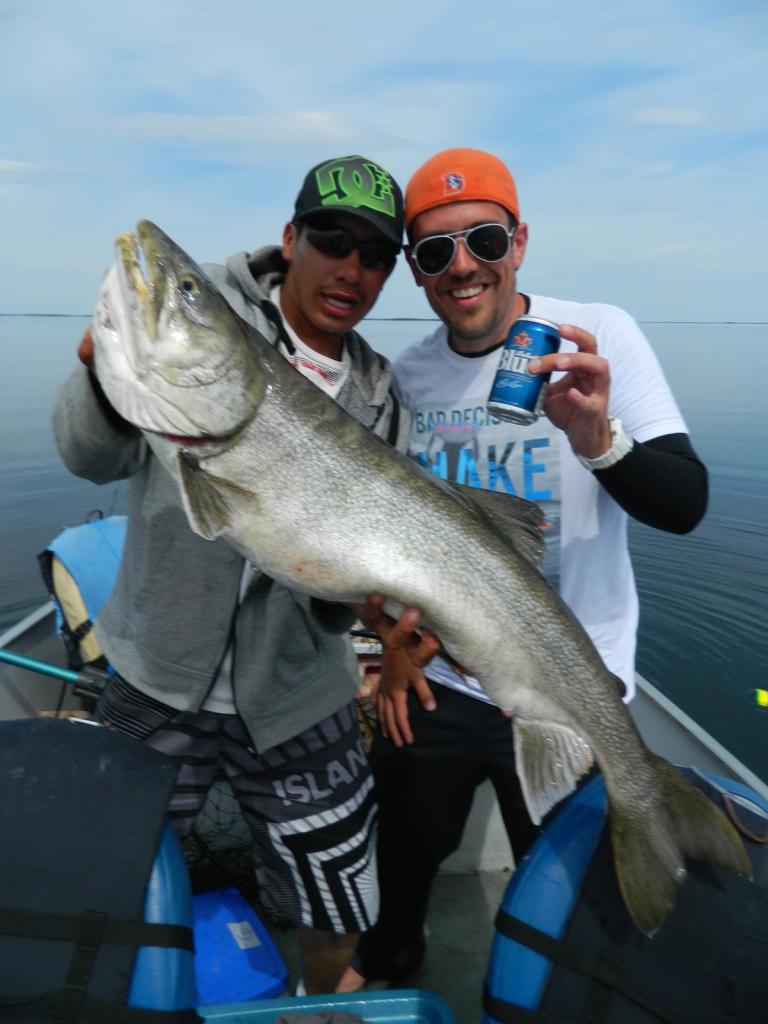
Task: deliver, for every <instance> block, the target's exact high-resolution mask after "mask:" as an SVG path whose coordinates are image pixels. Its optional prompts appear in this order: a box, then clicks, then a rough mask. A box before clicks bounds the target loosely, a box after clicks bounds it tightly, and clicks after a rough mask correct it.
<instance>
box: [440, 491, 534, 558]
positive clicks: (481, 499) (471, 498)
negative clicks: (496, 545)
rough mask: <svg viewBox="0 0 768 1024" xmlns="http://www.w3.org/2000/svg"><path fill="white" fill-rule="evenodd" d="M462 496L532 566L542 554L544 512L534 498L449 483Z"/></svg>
mask: <svg viewBox="0 0 768 1024" xmlns="http://www.w3.org/2000/svg"><path fill="white" fill-rule="evenodd" d="M450 486H451V487H453V488H454V490H456V491H458V492H459V494H460V495H461V497H462V499H463V500H464V501H466V502H468V503H469V504H471V505H474V506H475V507H476V508H478V509H479V510H480V512H481V513H482V515H483V516H484V517H485V519H487V520H488V521H489V522H490V524H491V526H493V528H494V529H495V530H496V531H497V532H498V533H500V534H501V535H502V537H504V539H505V540H507V541H509V543H511V544H512V545H513V546H514V547H515V549H516V550H517V551H518V553H519V554H520V555H522V556H523V558H524V559H525V560H526V561H527V562H529V563H530V564H531V565H532V566H534V567H535V568H538V567H539V566H540V565H541V561H542V559H543V557H544V533H543V524H544V513H543V512H542V510H541V508H540V506H539V505H537V504H536V502H534V501H527V500H526V499H525V498H518V497H516V496H515V495H513V494H507V493H505V492H504V493H501V492H499V491H486V490H483V489H482V488H480V487H468V486H467V485H466V484H451V485H450Z"/></svg>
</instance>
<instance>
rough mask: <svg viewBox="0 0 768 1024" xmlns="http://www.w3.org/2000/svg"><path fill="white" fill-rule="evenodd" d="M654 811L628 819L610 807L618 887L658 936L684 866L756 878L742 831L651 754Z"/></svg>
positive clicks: (638, 921) (650, 931) (649, 932)
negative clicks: (701, 864) (693, 863)
mask: <svg viewBox="0 0 768 1024" xmlns="http://www.w3.org/2000/svg"><path fill="white" fill-rule="evenodd" d="M651 758H652V768H653V772H654V775H655V776H656V782H657V792H658V802H657V804H658V805H657V808H656V811H655V812H651V813H650V814H644V815H643V816H642V817H640V816H639V815H634V816H631V815H628V814H626V813H622V812H621V811H620V810H619V811H617V810H616V809H615V808H614V807H613V806H611V808H610V811H609V815H610V818H611V838H612V842H613V858H614V863H615V865H616V874H617V876H618V879H619V887H620V889H621V894H622V896H623V897H624V902H625V903H626V905H627V909H628V910H629V912H630V914H631V915H632V918H633V919H634V921H635V923H636V924H637V926H638V927H639V928H640V930H641V931H643V932H645V933H646V935H653V934H654V933H655V932H656V931H658V929H659V928H660V927H661V926H662V924H663V923H664V921H665V919H666V917H667V915H668V914H669V913H670V911H671V910H672V907H673V905H674V902H675V896H676V893H677V887H678V885H680V883H681V882H682V881H683V880H684V878H685V874H686V871H685V861H686V859H688V858H690V859H691V860H699V861H706V862H708V863H710V864H717V865H719V866H720V867H724V868H728V869H729V870H731V871H734V872H735V873H736V874H737V875H741V876H742V877H744V878H751V877H752V864H751V862H750V860H749V857H748V856H747V852H746V850H745V849H744V844H743V843H742V841H741V838H740V837H739V834H738V832H737V831H736V829H735V828H734V827H733V825H732V824H731V822H730V821H729V820H728V818H727V817H726V816H725V814H723V812H722V811H721V810H720V808H719V807H718V806H717V805H716V804H715V803H713V801H712V800H711V799H710V798H709V797H708V796H705V794H704V793H702V792H701V790H699V789H697V788H696V787H695V786H693V785H692V784H691V783H690V782H689V781H688V779H686V778H685V776H684V775H682V774H681V772H680V771H679V770H678V769H676V768H674V767H673V766H672V765H671V764H668V763H667V762H666V761H664V760H663V759H662V758H659V757H656V755H651Z"/></svg>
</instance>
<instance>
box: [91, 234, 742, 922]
mask: <svg viewBox="0 0 768 1024" xmlns="http://www.w3.org/2000/svg"><path fill="white" fill-rule="evenodd" d="M137 236H138V239H139V242H140V245H141V248H142V255H143V258H144V261H145V263H146V275H147V281H146V282H144V280H143V278H142V276H141V272H140V257H139V254H138V253H137V250H136V246H135V242H134V241H133V239H132V238H131V236H121V238H120V239H119V240H118V268H119V270H118V273H117V278H116V280H115V279H113V280H112V281H111V284H110V288H109V289H107V292H106V298H103V301H102V302H101V306H102V314H101V327H100V326H99V316H98V315H97V318H96V321H95V324H94V335H95V338H96V350H97V354H96V365H97V371H98V372H99V374H100V376H101V365H104V366H105V367H106V365H107V360H108V358H111V359H112V360H113V361H114V353H113V354H112V355H111V356H109V355H108V353H109V350H110V349H111V348H113V347H114V348H116V349H117V350H120V349H121V348H125V349H128V350H130V351H131V352H132V353H133V355H132V359H131V360H127V359H126V360H123V362H122V363H121V364H120V366H119V369H118V372H117V373H115V374H113V377H112V378H111V379H108V380H105V381H102V383H103V386H104V387H105V390H106V392H107V394H108V396H109V398H110V400H111V401H112V402H113V404H115V406H116V408H117V409H118V411H120V412H121V413H122V414H123V415H125V416H126V417H127V418H128V419H130V420H131V421H132V422H134V423H135V424H136V425H137V426H139V427H141V428H142V429H144V430H145V431H147V437H148V440H149V442H150V444H151V445H152V447H153V449H154V450H155V451H156V452H157V454H158V455H159V457H160V458H161V459H162V461H163V462H164V464H165V465H166V466H167V467H168V469H169V470H170V471H171V472H173V473H174V474H175V475H176V477H177V479H178V481H179V486H180V489H181V495H182V500H183V502H184V505H185V508H186V511H187V515H188V518H189V522H190V525H191V527H192V529H193V530H195V531H196V532H197V533H199V534H201V535H202V536H204V537H209V538H213V537H219V536H221V537H226V538H227V540H228V541H229V542H230V543H231V544H232V545H233V546H234V547H235V548H237V549H238V550H239V551H240V552H241V553H242V554H243V555H244V556H245V557H247V558H248V559H250V560H251V561H252V562H254V563H255V564H256V565H258V566H259V568H260V569H262V570H263V571H264V572H265V573H267V574H268V575H270V576H272V577H273V578H275V579H277V580H279V581H280V582H282V583H284V584H286V585H288V586H290V587H293V588H295V589H299V590H303V591H306V592H308V593H311V594H313V595H315V596H317V597H320V598H324V599H326V600H330V601H343V602H361V601H364V600H365V598H366V596H367V595H369V594H373V593H380V594H383V595H385V598H386V602H387V604H386V607H387V609H388V610H390V611H391V612H392V613H393V614H397V613H398V612H399V611H400V609H402V608H403V607H405V606H411V605H414V606H417V607H419V608H421V609H422V610H423V613H424V623H425V625H427V626H428V627H429V628H430V629H432V630H433V631H434V632H435V633H436V634H437V635H438V636H439V637H440V640H441V642H442V645H443V647H444V648H445V650H446V651H447V653H448V654H449V655H450V656H451V657H452V658H453V659H455V661H456V662H457V663H459V664H460V665H462V666H465V667H466V668H467V669H468V670H469V671H470V672H471V673H472V674H473V675H474V676H476V677H477V678H478V679H479V680H480V682H481V684H482V686H483V688H484V689H485V691H486V692H487V693H488V695H489V696H490V697H491V698H492V700H493V701H494V702H495V703H496V704H497V705H498V706H499V707H501V708H502V709H503V710H504V711H507V712H510V713H511V715H512V716H513V722H514V728H515V733H516V750H517V767H518V774H519V775H520V779H521V783H522V786H523V791H524V794H525V797H526V801H527V804H528V807H529V810H530V812H531V815H532V817H533V819H534V820H535V821H538V820H540V819H541V817H542V816H543V815H544V814H545V813H546V812H547V811H548V810H549V809H550V808H551V807H552V806H553V805H554V804H555V803H556V802H557V801H558V800H560V799H561V798H562V797H563V796H564V795H566V794H567V793H568V792H570V791H571V790H572V789H573V787H574V786H575V784H576V782H577V780H578V778H579V777H580V776H581V775H583V774H584V773H585V772H586V771H588V770H589V768H590V767H591V765H592V757H593V755H594V757H595V758H596V760H597V762H598V764H599V766H600V768H601V770H602V772H603V775H604V778H605V784H606V790H607V794H608V804H609V819H610V826H611V833H612V840H613V848H614V860H615V863H616V867H617V873H618V878H619V883H620V886H621V889H622V893H623V895H624V899H625V902H626V903H627V906H628V908H629V910H630V913H631V914H632V916H633V917H634V919H635V921H636V922H637V924H638V926H639V927H640V928H641V929H642V930H643V931H645V932H647V933H652V932H653V931H655V930H656V929H657V928H658V927H659V926H660V925H661V923H662V922H663V920H664V919H665V917H666V915H667V914H668V913H669V911H670V910H671V907H672V904H673V901H674V894H675V890H676V886H677V884H679V882H680V881H681V880H682V879H683V878H684V875H685V858H686V857H692V858H700V859H705V860H711V861H713V862H715V863H718V864H722V865H725V866H727V867H729V868H731V869H733V870H735V871H737V872H739V873H741V874H743V875H746V876H748V875H749V874H750V873H751V867H750V863H749V859H748V858H747V855H746V853H745V851H744V848H743V846H742V844H741V841H740V839H739V838H738V835H737V834H736V832H735V831H734V829H733V828H732V826H731V825H730V823H729V822H728V821H727V819H726V818H725V816H724V815H722V814H721V813H720V811H719V810H718V809H717V808H716V807H715V806H714V804H712V802H711V801H710V800H708V799H707V798H706V797H704V796H703V795H702V794H701V793H700V792H698V791H697V790H696V789H695V788H694V787H692V786H691V785H690V784H689V783H688V782H687V781H686V780H685V779H684V778H683V777H682V776H681V775H680V773H679V772H678V771H677V770H676V769H674V768H672V767H671V766H670V765H668V764H667V763H666V762H665V761H663V760H661V759H660V758H658V757H656V756H655V755H653V754H652V753H651V752H650V751H649V750H648V749H647V748H646V746H645V745H644V743H643V742H642V740H641V738H640V736H639V734H638V733H637V730H636V729H635V727H634V724H633V723H632V720H631V719H630V717H629V714H628V712H627V710H626V708H625V706H624V704H623V703H622V700H621V697H620V691H619V685H617V683H618V681H617V680H616V678H615V677H614V676H613V675H612V674H611V673H610V672H609V671H608V670H607V668H606V667H605V665H604V663H603V662H602V660H601V658H600V656H599V655H598V653H597V651H596V649H595V647H594V645H593V644H592V641H591V640H590V638H589V637H588V635H587V634H586V632H585V631H584V629H583V628H582V626H581V625H580V623H579V622H578V621H577V620H576V618H575V616H574V615H573V614H572V613H571V612H570V610H569V609H568V607H567V606H566V605H565V604H564V602H563V601H562V600H561V599H560V597H559V596H558V595H557V594H556V593H555V592H554V591H553V590H552V589H551V588H550V587H549V586H548V585H547V584H546V582H545V581H544V579H543V578H542V576H541V574H540V573H539V571H538V569H537V568H536V561H537V556H538V554H539V551H540V548H541V535H540V531H539V529H538V510H537V509H536V508H535V507H531V506H530V505H529V503H527V502H522V501H517V500H515V499H511V498H509V497H508V496H506V495H494V494H488V493H487V492H472V493H471V494H470V493H467V492H466V490H465V489H457V488H454V487H450V486H447V485H444V484H442V482H440V481H438V480H436V479H435V478H434V477H433V476H432V475H430V474H428V473H426V472H424V471H423V470H422V469H421V468H420V467H419V466H418V465H416V464H415V463H414V462H412V461H411V460H409V459H407V458H405V457H403V456H401V455H400V454H398V453H397V452H396V451H394V450H393V449H392V448H390V447H389V446H388V445H386V444H385V443H384V442H383V441H381V440H380V439H379V438H377V437H375V436H374V435H373V434H372V433H371V432H369V431H368V430H366V429H365V428H364V427H362V426H361V425H360V424H359V423H357V422H356V421H355V420H354V419H352V418H351V417H350V416H348V415H347V414H346V413H345V412H343V410H341V409H340V408H339V407H338V406H337V405H336V404H335V403H334V402H333V401H332V400H330V399H329V398H328V397H327V396H326V395H324V394H323V393H322V392H321V391H319V390H318V389H317V388H316V387H314V386H313V385H312V384H311V383H310V382H309V381H307V380H306V379H304V378H303V377H302V376H301V375H300V374H299V373H297V372H296V371H295V370H294V369H293V368H292V367H291V366H290V365H289V364H288V363H287V361H286V360H285V359H283V357H282V356H281V355H280V354H279V353H278V352H277V351H276V350H275V349H273V348H272V347H271V346H270V345H269V344H268V342H266V340H265V339H263V338H262V337H261V336H260V335H259V334H258V332H256V331H255V330H253V329H252V328H250V327H249V326H247V325H245V324H244V323H243V322H242V321H241V320H240V319H239V318H238V317H237V316H236V314H235V313H234V312H233V311H232V310H231V309H230V307H229V306H228V305H227V304H226V302H225V301H224V300H223V298H222V297H221V295H220V294H219V293H218V292H217V291H216V289H215V288H214V287H213V285H211V284H210V283H209V282H208V281H207V280H206V278H205V275H204V274H203V273H202V271H200V269H199V268H198V267H197V266H196V265H195V264H194V262H193V261H192V260H190V258H189V257H188V256H187V255H186V253H184V252H183V251H182V250H181V249H179V248H178V246H176V244H175V243H174V242H172V241H171V239H169V238H168V237H167V236H165V235H164V234H163V233H162V232H161V231H160V229H159V228H157V227H155V226H154V225H152V224H150V223H149V222H147V221H142V222H141V223H140V224H139V226H138V229H137ZM190 296H193V299H190V298H189V297H190ZM105 311H106V312H105ZM129 335H130V336H131V337H128V336H129ZM124 336H125V337H124ZM138 363H140V364H141V365H137V364H138ZM121 373H122V379H121V377H120V374H121ZM137 389H139V390H140V392H141V400H139V399H138V398H137V397H136V395H135V394H134V392H137ZM153 389H154V390H153ZM126 396H129V397H126ZM130 396H133V397H130ZM169 410H170V411H169ZM190 428H192V429H190ZM184 435H186V436H184Z"/></svg>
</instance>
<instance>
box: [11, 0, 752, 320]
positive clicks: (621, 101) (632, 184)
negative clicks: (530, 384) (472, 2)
mask: <svg viewBox="0 0 768 1024" xmlns="http://www.w3.org/2000/svg"><path fill="white" fill-rule="evenodd" d="M11 6H12V8H13V16H12V17H11V18H10V19H6V21H5V22H4V24H3V29H4V31H3V34H2V36H1V37H0V89H2V90H3V95H4V96H5V97H6V98H7V100H6V104H5V107H4V132H3V140H2V149H0V157H1V158H2V159H0V233H2V237H3V239H4V251H5V255H3V253H2V252H0V271H1V272H0V311H3V310H4V309H8V308H9V306H10V305H14V306H15V305H16V300H17V298H18V297H19V296H20V295H25V296H26V298H27V301H25V302H24V306H25V307H26V308H28V307H29V306H30V304H32V303H34V301H39V285H40V273H35V268H36V267H37V268H38V270H39V271H40V272H44V273H45V279H46V289H47V290H46V299H45V301H46V306H47V308H52V307H54V306H58V307H59V308H60V309H61V311H68V310H73V309H74V310H76V311H82V309H83V308H88V306H89V304H90V302H91V299H92V296H93V293H94V287H95V286H94V282H95V281H97V280H98V275H100V273H101V269H102V266H103V262H104V260H105V258H108V254H109V252H110V247H111V239H112V237H113V235H114V234H116V233H117V232H118V231H119V230H122V229H123V228H125V227H126V226H127V225H130V224H131V223H132V222H134V221H135V220H136V219H138V218H139V217H141V216H149V217H151V218H152V219H155V220H157V221H158V222H159V223H160V224H161V226H163V227H166V228H167V229H168V230H169V231H170V233H171V234H172V235H175V237H178V238H179V241H180V242H182V244H184V245H185V247H187V248H189V250H190V252H191V253H192V255H194V256H196V257H198V258H200V259H207V258H216V259H222V258H224V256H225V255H226V254H227V252H228V251H233V250H235V249H237V248H244V247H253V246H255V245H257V244H260V243H263V242H265V241H268V240H275V239H276V238H277V237H278V236H279V232H280V229H281V227H282V224H283V222H284V220H285V218H286V216H287V215H288V214H289V212H290V205H291V203H292V201H293V197H294V196H295V193H296V191H297V189H298V186H299V184H300V181H301V178H302V177H303V174H304V172H305V171H306V169H307V168H308V167H309V166H310V165H311V164H313V163H315V162H317V161H318V160H320V159H324V158H326V157H328V156H331V155H333V154H334V153H338V152H340V151H343V150H346V151H358V152H363V153H366V154H367V155H370V156H372V157H374V158H377V159H379V160H381V162H382V163H383V164H384V165H385V166H387V167H388V168H389V169H390V170H392V171H393V172H394V173H395V174H396V175H397V176H398V178H400V179H401V180H402V181H403V182H404V181H405V180H407V178H408V176H409V174H410V173H411V171H412V170H413V169H414V167H415V166H416V165H417V164H418V163H420V162H421V161H422V160H423V159H425V158H426V157H427V156H429V155H430V154H431V153H432V152H434V151H435V150H437V149H439V148H443V147H446V146H451V145H473V146H478V147H480V148H485V149H490V150H492V151H494V152H497V153H498V154H499V155H501V156H502V157H503V158H504V159H506V160H507V161H508V162H509V163H510V166H511V167H512V169H513V171H514V173H515V175H516V177H517V178H518V184H519V186H520V191H521V197H522V202H523V212H524V214H525V215H526V218H527V219H528V220H529V221H530V223H531V231H532V247H531V253H530V257H529V261H528V263H527V264H526V279H528V277H529V275H530V280H531V282H533V281H534V280H535V282H536V285H537V287H539V288H540V290H546V291H548V292H550V293H555V294H557V293H558V292H562V293H563V294H570V295H572V296H573V297H576V298H578V297H580V296H583V297H590V298H601V299H604V300H606V301H618V302H625V303H626V304H627V305H629V306H630V307H631V308H632V309H633V311H635V312H636V313H637V315H639V316H641V317H642V316H645V317H648V318H651V319H653V318H657V315H656V314H657V310H658V308H660V307H661V306H662V305H663V306H664V307H665V308H666V307H668V306H671V305H672V304H675V305H676V306H677V307H678V313H679V315H678V316H676V317H675V319H681V318H682V319H685V317H686V316H692V315H693V313H694V312H696V313H697V316H696V317H695V318H696V319H699V318H700V316H699V315H698V314H699V313H700V312H702V309H703V306H706V311H705V312H704V315H705V316H710V317H716V316H717V311H718V310H720V311H721V312H723V311H727V312H728V314H729V315H730V312H731V310H730V305H731V299H732V297H736V298H737V300H738V304H739V306H740V307H745V306H747V305H749V304H750V303H751V304H752V306H753V307H754V309H755V310H757V307H758V305H759V304H760V301H761V300H760V294H761V293H762V292H761V291H760V292H759V293H758V292H757V291H756V292H755V294H754V296H752V295H750V294H749V289H750V288H752V287H753V282H754V280H755V279H756V272H754V273H753V272H752V270H751V268H753V267H758V266H760V265H761V264H762V262H763V261H764V256H763V244H762V239H763V238H764V236H765V233H766V230H768V223H767V221H768V217H767V216H766V200H765V198H764V195H765V188H764V181H765V179H766V176H768V144H766V113H765V104H764V97H765V95H766V92H767V91H768V81H767V79H766V68H768V54H767V53H766V44H765V39H766V31H765V30H766V26H767V24H768V11H766V9H765V7H764V5H763V4H754V3H744V4H740V5H728V6H727V7H726V6H724V5H718V4H711V3H704V4H702V2H701V0H646V2H645V3H644V4H643V5H637V4H635V3H630V2H629V0H617V2H616V3H614V4H611V5H609V6H606V5H605V3H604V2H603V0H582V2H581V3H579V4H571V3H567V2H565V0H539V3H538V4H537V5H530V4H523V3H521V2H514V0H488V2H487V3H485V4H484V5H482V6H481V7H477V6H476V7H475V8H474V9H472V10H471V12H469V13H470V14H471V16H468V11H467V7H466V4H465V3H459V2H458V0H442V2H438V0H422V2H421V3H420V4H418V5H416V4H413V3H412V0H409V2H408V3H405V2H402V0H392V2H391V3H390V4H389V5H386V7H382V6H381V5H379V6H378V7H375V6H374V7H372V6H370V5H369V6H368V7H361V6H360V4H359V2H357V0H354V2H353V0H337V2H334V3H333V4H325V5H322V4H316V3H314V2H310V0H293V2H292V3H290V4H282V5H266V6H265V5H256V4H253V3H252V2H251V3H246V2H245V0H220V2H219V3H218V4H216V5H203V4H190V3H189V2H188V0H184V2H182V0H166V2H164V3H162V4H157V3H154V2H153V0H134V2H133V4H132V6H131V10H130V17H129V16H128V15H127V14H126V10H125V8H118V7H115V6H113V5H110V4H102V5H99V6H97V7H94V5H93V4H91V3H90V2H86V0H70V2H69V3H68V4H66V5H61V4H60V3H56V2H54V0H40V2H39V3H35V4H22V3H21V2H20V0H19V2H18V3H17V4H15V5H11ZM713 232H714V233H715V238H716V239H717V243H718V244H716V245H715V246H713V244H712V243H713ZM11 253H12V254H13V256H11V255H10V254H11ZM662 264H663V273H662ZM64 265H66V274H65V273H64V272H63V271H61V270H60V272H59V273H58V274H57V273H56V272H55V271H56V267H57V266H58V267H59V268H61V267H62V266H64ZM694 267H695V268H696V269H695V273H696V275H698V278H697V280H696V281H695V282H693V283H692V280H691V277H692V274H693V270H692V268H694ZM639 268H642V272H640V269H639ZM377 309H378V310H379V311H381V312H388V313H390V314H392V315H394V314H402V315H407V314H409V313H413V312H415V311H418V312H424V311H425V307H424V303H423V299H422V297H421V293H419V292H417V291H416V290H415V289H414V288H413V287H412V285H411V283H410V281H409V277H408V274H407V272H406V271H405V270H403V271H402V272H401V271H400V270H398V271H397V272H396V274H395V276H394V277H393V279H392V280H391V281H390V282H389V283H388V285H387V288H386V289H385V292H384V296H383V298H382V300H381V302H380V304H379V307H377ZM753 318H754V319H757V318H759V317H758V316H756V315H754V316H753Z"/></svg>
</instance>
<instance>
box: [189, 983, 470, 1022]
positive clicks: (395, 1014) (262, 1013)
mask: <svg viewBox="0 0 768 1024" xmlns="http://www.w3.org/2000/svg"><path fill="white" fill-rule="evenodd" d="M322 1010H325V1011H329V1010H335V1011H344V1012H346V1013H356V1014H358V1015H359V1016H360V1017H362V1018H363V1020H364V1021H366V1024H368V1022H371V1024H456V1018H455V1017H454V1016H453V1013H452V1012H451V1010H450V1008H449V1007H448V1004H447V1003H446V1002H445V1001H444V1000H443V999H441V998H440V996H437V995H435V994H434V993H433V992H426V991H424V990H423V989H417V988H404V989H390V990H389V991H387V992H352V993H347V994H343V995H342V994H337V995H331V996H328V995H323V996H301V997H298V996H293V997H290V996H286V997H284V998H282V999H266V1000H263V1001H261V1002H257V1003H240V1004H237V1005H230V1006H203V1007H201V1008H200V1010H199V1011H198V1012H199V1013H200V1014H201V1016H202V1017H204V1018H205V1020H207V1021H208V1020H210V1021H214V1022H216V1024H274V1021H275V1018H276V1017H277V1016H278V1015H279V1014H281V1013H304V1012H306V1013H307V1014H310V1013H320V1012H321V1011H322Z"/></svg>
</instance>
